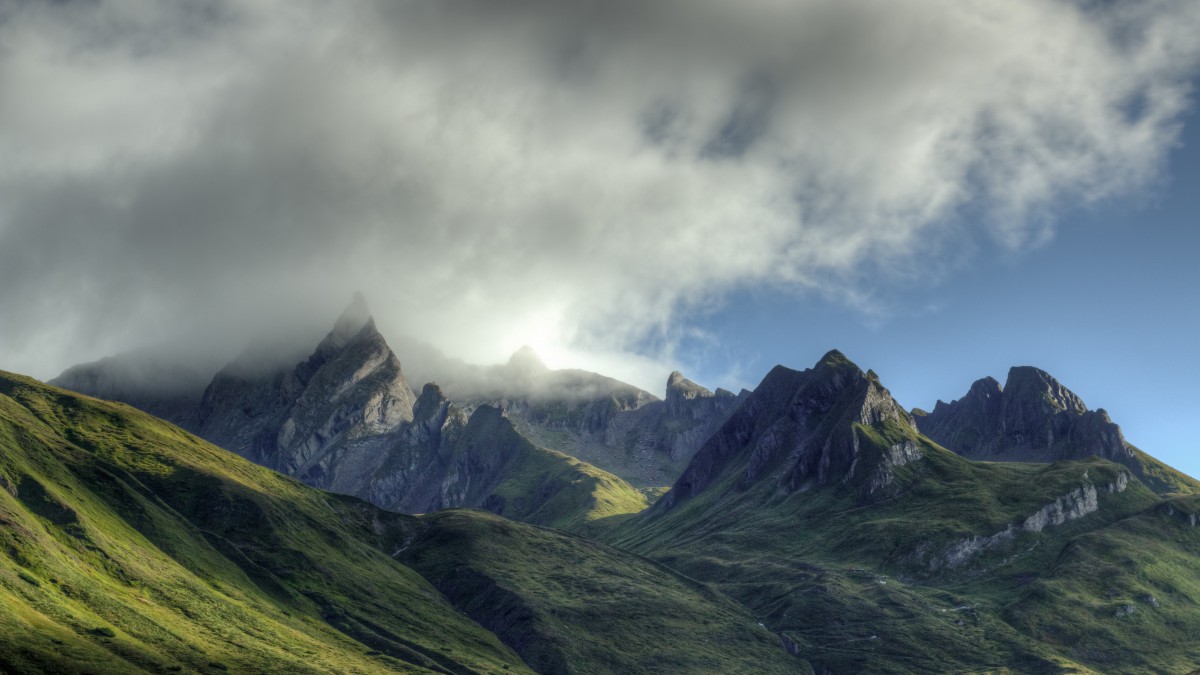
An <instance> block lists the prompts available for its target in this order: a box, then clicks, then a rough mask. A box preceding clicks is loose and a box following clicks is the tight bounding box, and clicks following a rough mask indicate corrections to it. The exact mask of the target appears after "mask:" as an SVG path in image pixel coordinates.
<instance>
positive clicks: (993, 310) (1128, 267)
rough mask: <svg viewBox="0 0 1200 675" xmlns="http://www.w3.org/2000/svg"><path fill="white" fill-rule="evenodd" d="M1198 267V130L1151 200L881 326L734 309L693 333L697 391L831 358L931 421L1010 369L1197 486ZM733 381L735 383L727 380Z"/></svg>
mask: <svg viewBox="0 0 1200 675" xmlns="http://www.w3.org/2000/svg"><path fill="white" fill-rule="evenodd" d="M1198 256H1200V129H1198V128H1197V124H1196V120H1195V118H1194V117H1192V118H1190V119H1189V120H1188V124H1187V125H1186V126H1185V129H1184V133H1183V135H1182V137H1181V142H1180V144H1179V147H1177V148H1176V149H1175V150H1174V151H1173V152H1172V153H1171V155H1170V161H1169V170H1168V172H1167V173H1165V174H1164V176H1163V177H1162V179H1161V180H1160V181H1159V182H1158V184H1157V185H1156V186H1154V187H1152V188H1148V189H1147V190H1146V191H1143V192H1139V193H1137V194H1133V195H1129V196H1127V197H1125V198H1122V199H1118V200H1112V201H1110V202H1107V203H1105V204H1102V205H1101V206H1100V207H1098V208H1095V209H1091V210H1088V211H1083V212H1077V213H1072V214H1069V215H1065V216H1063V217H1062V221H1061V222H1060V224H1059V226H1058V228H1057V234H1056V236H1055V237H1054V239H1053V241H1051V242H1050V243H1049V244H1047V245H1045V246H1042V247H1040V248H1037V249H1035V250H1029V251H1023V252H1021V253H1019V254H1013V253H1011V252H1005V251H998V250H995V249H994V248H993V250H991V251H986V250H985V251H983V252H981V253H980V254H979V255H977V256H976V257H975V258H974V259H973V260H972V264H971V265H970V268H969V269H967V270H964V271H960V272H957V273H955V274H953V275H952V276H951V277H950V278H948V279H946V280H945V281H944V282H943V283H941V284H938V285H936V286H933V287H931V288H924V289H908V290H907V291H906V292H904V293H902V294H901V295H900V298H899V300H898V301H897V303H898V304H899V306H900V307H901V308H903V309H907V310H908V311H909V312H910V314H909V315H907V316H898V317H893V318H890V319H886V320H883V321H881V322H877V321H875V320H873V319H870V318H868V317H866V316H864V315H863V314H862V313H861V312H859V311H856V310H852V309H847V308H845V307H844V306H842V305H839V304H834V303H829V302H823V301H820V300H814V299H812V298H807V299H806V298H797V297H796V296H795V295H794V294H783V293H769V292H753V293H742V294H739V295H737V296H735V297H733V298H731V300H730V302H729V304H728V306H727V307H726V308H725V309H724V310H723V311H721V312H719V313H717V314H715V315H712V316H710V317H708V318H707V319H706V320H705V321H704V323H703V326H704V328H705V330H706V331H709V332H711V333H712V335H713V336H715V338H716V339H717V341H718V342H719V343H720V345H722V346H721V347H716V348H711V349H708V350H706V351H705V354H706V356H707V357H708V359H707V360H698V362H700V363H704V364H705V366H707V367H705V368H703V369H701V371H700V372H698V373H696V379H698V380H700V381H703V382H705V383H706V384H709V385H710V386H719V385H725V386H730V384H737V385H741V386H748V387H753V386H754V384H756V383H757V378H758V377H761V376H762V375H763V374H765V373H766V371H767V370H768V369H769V368H770V367H771V366H773V365H775V364H776V363H781V364H784V365H787V366H789V367H792V368H799V369H803V368H807V367H809V366H810V365H811V364H812V363H813V362H814V361H815V360H816V359H817V358H819V357H820V356H821V354H823V353H824V352H825V351H826V350H828V349H831V348H837V349H840V350H842V351H843V352H845V353H846V354H847V355H848V356H849V357H850V358H851V359H853V360H854V361H855V362H856V363H858V364H859V366H861V367H862V368H864V369H866V368H872V369H874V370H875V371H876V372H877V373H879V374H880V377H881V378H882V381H883V383H884V384H885V385H886V386H888V387H889V388H890V389H891V391H892V394H893V395H894V396H895V397H896V398H897V399H898V400H899V401H900V402H901V403H902V404H903V405H904V406H905V407H908V408H912V407H920V408H926V409H929V408H932V406H933V404H934V402H935V401H937V400H938V399H942V400H945V401H951V400H953V399H955V398H958V397H960V396H961V395H963V394H965V393H966V391H967V389H968V387H969V386H970V384H971V383H972V382H973V381H974V380H976V379H978V378H981V377H984V376H987V375H990V376H992V377H995V378H996V379H998V380H1000V382H1001V383H1003V382H1004V379H1005V375H1006V374H1007V372H1008V368H1009V367H1011V366H1015V365H1033V366H1037V367H1039V368H1042V369H1043V370H1045V371H1047V372H1049V373H1050V374H1051V375H1054V376H1055V377H1056V378H1057V379H1058V380H1059V381H1061V382H1062V383H1063V384H1064V385H1065V386H1067V387H1068V388H1070V389H1071V390H1073V391H1074V392H1075V393H1076V394H1078V395H1079V396H1080V397H1081V398H1083V400H1084V402H1085V403H1087V404H1088V406H1089V407H1091V408H1104V409H1106V410H1107V411H1108V412H1109V414H1110V415H1111V416H1112V417H1113V420H1114V421H1116V422H1117V423H1118V424H1120V425H1121V427H1122V430H1123V431H1124V433H1125V436H1126V439H1127V440H1129V441H1130V442H1131V443H1133V444H1134V445H1137V446H1138V447H1140V448H1142V449H1143V450H1145V451H1147V452H1149V453H1151V454H1153V455H1155V456H1156V457H1158V458H1160V459H1162V460H1163V461H1166V462H1167V463H1169V464H1171V465H1172V466H1175V467H1176V468H1178V469H1180V470H1182V471H1184V472H1186V473H1188V474H1190V475H1192V476H1200V440H1197V439H1198V438H1200V436H1198V435H1197V432H1196V424H1197V422H1198V421H1200V412H1198V406H1200V389H1198V388H1197V382H1200V349H1198V348H1197V347H1198V336H1200V260H1198V259H1197V257H1198ZM930 305H936V306H937V308H936V309H932V310H931V309H928V307H929V306H930ZM902 311H903V310H902ZM737 369H740V373H741V374H742V375H743V377H741V378H734V377H731V376H730V373H731V371H735V370H737ZM735 379H737V380H739V381H737V382H725V381H724V380H735Z"/></svg>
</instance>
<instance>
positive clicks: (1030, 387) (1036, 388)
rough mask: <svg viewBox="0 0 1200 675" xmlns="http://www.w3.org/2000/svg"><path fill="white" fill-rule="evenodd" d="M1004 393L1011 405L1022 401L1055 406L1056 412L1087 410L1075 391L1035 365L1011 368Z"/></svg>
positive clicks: (1081, 411) (1080, 411) (1083, 411)
mask: <svg viewBox="0 0 1200 675" xmlns="http://www.w3.org/2000/svg"><path fill="white" fill-rule="evenodd" d="M1004 393H1005V398H1006V399H1008V401H1009V402H1010V403H1009V404H1010V405H1012V404H1014V403H1016V402H1018V401H1020V402H1022V403H1025V404H1031V405H1032V404H1037V403H1042V404H1045V405H1048V406H1050V407H1051V408H1053V410H1054V412H1060V411H1066V412H1074V413H1080V414H1082V413H1085V412H1087V406H1086V405H1084V404H1083V401H1082V400H1081V399H1080V398H1079V397H1078V396H1076V395H1075V393H1074V392H1072V391H1071V390H1070V389H1067V388H1066V387H1064V386H1062V384H1061V383H1060V382H1059V381H1058V380H1056V379H1054V378H1053V377H1051V376H1050V374H1049V373H1047V372H1046V371H1044V370H1040V369H1038V368H1034V367H1033V366H1014V367H1013V368H1010V369H1009V371H1008V381H1007V382H1005V384H1004Z"/></svg>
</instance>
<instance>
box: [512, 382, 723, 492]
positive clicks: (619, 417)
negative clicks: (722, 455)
mask: <svg viewBox="0 0 1200 675" xmlns="http://www.w3.org/2000/svg"><path fill="white" fill-rule="evenodd" d="M551 372H563V371H551ZM606 379H607V378H606ZM612 382H614V383H615V382H616V381H615V380H613V381H612ZM597 384H601V383H600V382H598V381H595V380H593V382H592V384H591V385H590V386H584V387H581V390H583V391H594V392H596V393H597V394H598V395H597V396H595V397H593V398H590V399H588V398H575V399H574V400H572V399H570V398H567V399H564V398H552V397H543V396H537V395H535V396H533V397H530V398H524V399H504V400H501V401H499V402H497V403H498V405H500V406H501V407H503V408H504V409H505V410H506V411H507V412H508V414H509V416H510V417H512V418H513V420H514V421H515V423H516V424H517V425H518V428H519V429H520V430H521V432H522V433H524V434H525V435H527V436H529V437H530V438H532V439H534V440H536V441H538V442H540V443H542V444H544V445H547V446H549V447H554V448H557V449H561V450H562V451H563V452H565V453H567V454H569V455H572V456H574V457H579V458H580V459H583V460H585V461H587V462H590V463H592V464H595V465H596V466H599V467H601V468H603V469H605V470H607V471H612V472H613V473H615V474H617V475H619V476H621V477H622V478H624V479H626V480H628V481H631V482H632V483H634V484H636V485H641V486H661V485H669V484H670V483H671V482H673V481H674V480H675V479H676V478H677V477H678V476H679V473H680V472H681V471H683V469H684V467H685V466H686V465H687V463H688V462H689V461H690V460H691V458H692V456H693V455H695V454H696V451H697V450H698V449H699V448H700V446H701V445H702V444H703V443H704V442H705V441H706V440H708V438H709V436H711V435H712V434H713V432H714V431H716V429H717V428H718V427H719V426H720V425H721V423H723V422H724V421H725V419H726V418H728V416H729V414H730V412H732V411H733V409H734V408H735V407H736V406H737V405H738V404H739V403H740V399H739V398H738V397H736V396H734V395H733V394H732V393H730V392H728V391H726V390H724V389H718V390H717V391H716V393H713V392H711V391H709V390H707V389H705V388H704V387H701V386H700V385H698V384H696V383H695V382H692V381H691V380H689V379H687V378H686V377H684V376H683V375H682V374H681V373H679V372H673V373H671V375H670V377H668V378H667V385H666V396H665V398H664V399H663V400H658V399H656V398H654V397H653V396H651V395H650V394H647V393H645V392H643V391H641V390H639V389H633V388H631V387H629V385H622V384H620V383H616V384H617V385H619V386H613V385H612V384H608V385H607V386H605V387H600V386H596V385H597Z"/></svg>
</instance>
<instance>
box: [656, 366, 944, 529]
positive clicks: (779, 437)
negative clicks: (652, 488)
mask: <svg viewBox="0 0 1200 675" xmlns="http://www.w3.org/2000/svg"><path fill="white" fill-rule="evenodd" d="M889 424H890V425H896V426H898V427H899V428H901V429H904V430H906V431H907V432H909V433H911V434H912V435H913V436H915V427H914V425H913V422H912V420H911V418H910V417H909V415H908V413H906V412H905V411H904V409H903V408H901V407H900V405H899V404H898V403H896V401H895V400H894V399H893V398H892V397H891V394H890V393H889V392H888V390H887V389H885V388H884V387H883V386H882V385H881V384H880V383H879V378H878V377H877V376H876V375H875V373H873V372H866V373H864V372H863V371H862V370H861V369H859V368H858V366H856V365H854V364H853V363H852V362H850V360H849V359H847V358H846V357H845V356H844V355H842V353H841V352H838V351H836V350H834V351H831V352H829V353H828V354H826V355H825V356H824V357H822V358H821V360H820V361H819V362H818V363H817V365H816V366H815V367H813V368H810V369H808V370H805V371H795V370H791V369H789V368H785V367H783V366H776V367H775V368H774V369H772V370H771V372H770V373H768V374H767V376H766V377H765V378H764V379H763V381H762V383H760V384H759V386H758V387H757V388H756V389H755V390H754V392H753V393H752V394H750V395H749V396H748V397H747V398H746V399H745V401H743V402H742V404H741V405H740V406H739V407H738V408H737V409H736V410H735V411H734V412H733V414H732V415H731V416H730V417H729V419H728V420H727V421H726V422H725V423H724V425H722V426H721V428H720V429H719V430H718V431H717V432H716V433H715V434H714V435H713V436H712V437H711V438H710V439H709V440H708V441H707V442H706V443H705V444H704V445H703V446H702V447H701V448H700V450H699V452H697V453H696V455H695V457H694V458H693V460H692V462H691V464H690V465H689V466H688V468H687V470H686V471H684V473H683V475H682V476H680V478H679V480H678V481H676V482H675V484H674V486H673V487H672V488H671V491H670V492H668V493H667V494H666V495H665V496H664V497H663V498H662V499H661V500H659V502H658V503H657V504H656V505H655V508H656V510H663V511H665V510H670V509H672V508H674V507H676V506H678V505H679V504H681V503H682V502H684V501H686V500H688V499H690V498H691V497H693V496H695V495H697V494H699V493H700V492H702V491H704V490H707V489H708V488H710V487H712V486H713V485H715V484H716V483H717V482H718V481H720V480H722V479H724V478H725V477H728V476H732V475H736V476H737V480H736V481H735V482H734V483H733V485H732V486H730V487H732V488H733V489H736V490H745V489H747V488H748V487H749V486H750V485H751V484H754V483H756V482H760V481H763V480H770V481H773V482H774V483H775V484H776V485H777V486H778V488H779V489H780V490H783V491H785V492H800V491H805V490H808V489H811V488H813V487H821V486H827V485H843V486H847V485H853V486H856V489H857V490H858V492H859V494H860V496H861V497H862V498H863V499H872V498H874V497H876V496H877V495H879V494H880V493H882V492H884V491H886V490H887V489H888V488H889V487H891V486H893V484H894V477H895V471H896V469H898V468H899V467H901V466H904V465H906V464H909V463H912V462H917V461H919V460H920V459H921V457H922V454H921V451H920V449H919V448H918V447H917V446H916V445H914V444H911V443H906V442H904V441H898V442H896V443H892V444H888V445H886V446H884V447H883V448H879V447H877V444H876V443H875V442H874V441H873V440H870V439H867V438H866V434H867V432H866V431H865V429H866V428H871V427H877V426H883V425H889Z"/></svg>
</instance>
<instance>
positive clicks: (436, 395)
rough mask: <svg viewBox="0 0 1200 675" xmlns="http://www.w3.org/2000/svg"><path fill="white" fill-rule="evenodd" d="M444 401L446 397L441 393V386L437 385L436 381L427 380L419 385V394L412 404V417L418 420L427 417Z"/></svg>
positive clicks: (444, 402)
mask: <svg viewBox="0 0 1200 675" xmlns="http://www.w3.org/2000/svg"><path fill="white" fill-rule="evenodd" d="M446 402H447V401H446V397H445V396H444V395H443V394H442V388H441V387H439V386H438V383H437V382H427V383H426V384H425V386H424V387H421V395H420V396H418V397H417V402H416V403H414V404H413V419H414V420H420V419H424V418H426V417H429V416H430V415H432V414H434V413H435V412H436V411H437V410H438V409H439V408H441V407H442V406H444V405H445V404H446Z"/></svg>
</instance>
